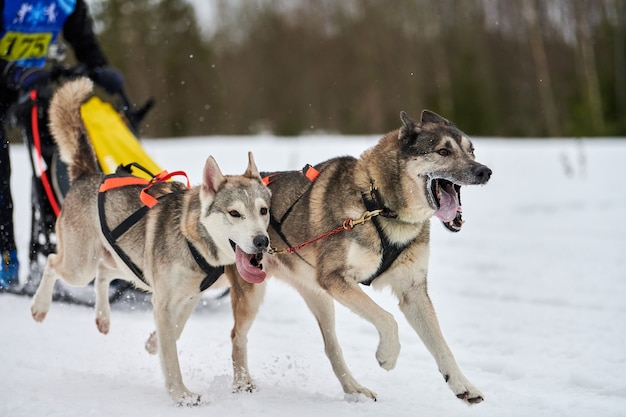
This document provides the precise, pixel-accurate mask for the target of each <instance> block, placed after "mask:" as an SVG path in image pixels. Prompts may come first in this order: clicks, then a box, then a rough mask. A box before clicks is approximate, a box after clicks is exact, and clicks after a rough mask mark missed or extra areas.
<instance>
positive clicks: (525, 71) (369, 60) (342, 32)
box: [89, 0, 626, 137]
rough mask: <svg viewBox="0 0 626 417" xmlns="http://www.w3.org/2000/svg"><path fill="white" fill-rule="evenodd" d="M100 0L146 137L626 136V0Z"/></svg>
mask: <svg viewBox="0 0 626 417" xmlns="http://www.w3.org/2000/svg"><path fill="white" fill-rule="evenodd" d="M198 1H205V2H207V4H209V3H210V6H211V10H212V18H211V19H200V20H199V19H198V18H197V16H198V15H197V14H196V13H195V9H194V7H193V6H192V4H191V3H189V2H188V1H185V0H133V1H129V0H91V1H90V2H89V4H90V7H91V11H92V14H93V15H94V19H95V21H96V24H97V30H98V34H99V38H100V40H101V43H102V46H103V48H104V50H105V52H106V54H107V56H108V58H109V61H110V63H111V65H113V66H114V67H116V68H118V69H120V70H121V71H122V72H123V74H124V75H125V77H126V80H127V85H128V90H129V93H130V95H131V97H132V98H133V99H135V100H136V101H138V102H140V101H142V100H145V99H146V98H148V97H154V98H155V99H156V101H157V105H156V107H155V109H154V110H152V111H151V113H150V114H149V116H148V117H147V126H146V127H145V129H144V131H143V132H142V135H144V136H148V137H176V136H189V135H210V134H254V133H259V132H271V133H274V134H277V135H298V134H306V133H318V132H336V133H342V134H379V133H384V132H386V131H390V130H393V129H395V128H397V127H399V125H400V120H399V113H400V111H401V110H406V111H407V112H408V113H409V114H410V115H412V117H413V118H418V117H419V114H420V112H421V110H422V109H423V108H428V109H431V110H434V111H436V112H438V113H440V114H441V115H443V116H445V117H447V118H448V119H450V120H452V121H454V122H455V123H456V124H457V125H458V126H459V127H461V129H463V130H464V131H465V132H466V133H468V134H471V135H475V136H516V137H520V136H626V117H625V116H626V63H625V56H626V46H625V42H626V33H625V24H626V0H282V1H279V0H198Z"/></svg>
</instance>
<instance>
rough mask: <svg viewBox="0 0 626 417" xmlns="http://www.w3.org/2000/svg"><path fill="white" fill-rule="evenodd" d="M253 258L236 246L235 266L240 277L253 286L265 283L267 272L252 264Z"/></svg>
mask: <svg viewBox="0 0 626 417" xmlns="http://www.w3.org/2000/svg"><path fill="white" fill-rule="evenodd" d="M253 256H254V255H250V254H248V253H245V252H244V251H242V250H241V249H240V248H239V246H235V266H236V267H237V271H239V275H241V277H242V278H243V279H244V280H246V281H247V282H249V283H251V284H259V283H261V282H263V281H265V271H263V270H262V269H261V268H257V267H256V266H254V265H252V264H251V263H250V259H252V257H253Z"/></svg>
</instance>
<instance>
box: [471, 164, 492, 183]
mask: <svg viewBox="0 0 626 417" xmlns="http://www.w3.org/2000/svg"><path fill="white" fill-rule="evenodd" d="M491 174H492V171H491V169H489V168H488V167H486V166H484V165H480V166H478V167H476V168H475V169H474V175H475V176H476V179H478V183H479V184H484V183H486V182H487V181H489V178H491Z"/></svg>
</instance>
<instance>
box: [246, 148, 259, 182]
mask: <svg viewBox="0 0 626 417" xmlns="http://www.w3.org/2000/svg"><path fill="white" fill-rule="evenodd" d="M243 176H244V177H248V178H251V179H254V180H256V179H261V174H259V170H258V168H257V167H256V164H255V163H254V156H253V155H252V152H248V169H246V172H245V173H244V174H243Z"/></svg>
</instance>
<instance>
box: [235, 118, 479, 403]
mask: <svg viewBox="0 0 626 417" xmlns="http://www.w3.org/2000/svg"><path fill="white" fill-rule="evenodd" d="M401 120H402V127H401V128H400V129H398V130H396V131H394V132H391V133H389V134H387V135H386V136H385V137H384V138H383V139H382V140H381V141H380V142H379V143H378V144H377V145H376V146H374V147H373V148H371V149H369V150H367V151H366V152H365V153H363V155H362V156H361V157H360V158H359V159H355V158H352V157H342V158H335V159H331V160H328V161H326V162H323V163H321V164H319V165H317V166H315V167H313V169H312V170H313V172H314V176H317V177H316V178H314V179H310V178H313V177H312V176H311V175H310V172H306V173H305V172H300V171H298V172H278V173H272V174H269V175H268V176H266V177H265V178H266V179H267V181H266V182H268V183H269V188H270V190H271V191H272V201H271V210H270V211H271V220H270V230H269V231H270V239H271V241H272V243H273V244H275V245H276V246H277V247H278V248H279V249H280V248H285V247H286V248H293V247H294V245H297V246H299V247H298V249H296V250H292V251H288V252H291V253H276V254H275V256H272V257H266V259H265V261H264V262H265V267H266V270H267V273H268V276H269V275H273V276H276V277H278V278H280V279H283V280H285V281H287V282H289V283H290V284H291V285H293V286H294V287H295V288H296V289H297V290H298V291H299V293H300V294H301V295H302V297H303V298H304V300H305V301H306V303H307V305H308V307H309V308H310V309H311V311H312V312H313V314H314V315H315V317H316V319H317V322H318V324H319V327H320V329H321V331H322V337H323V339H324V344H325V351H326V355H327V356H328V358H329V360H330V363H331V365H332V368H333V371H334V372H335V375H336V376H337V378H338V379H339V382H340V383H341V385H342V386H343V390H344V391H345V392H346V393H361V394H363V395H366V396H368V397H370V398H373V399H375V398H376V394H375V393H374V392H372V391H370V390H369V389H367V388H365V387H364V386H362V385H360V384H359V383H358V382H357V381H356V380H355V379H354V377H353V376H352V374H351V373H350V371H349V370H348V367H347V365H346V363H345V361H344V358H343V354H342V351H341V347H340V346H339V343H338V341H337V337H336V334H335V313H334V305H333V300H337V301H338V302H340V303H341V304H343V305H345V306H346V307H348V308H349V309H351V310H352V311H353V312H355V313H356V314H358V315H360V316H361V317H363V318H364V319H366V320H368V321H369V322H371V323H372V324H373V325H374V326H375V327H376V329H377V330H378V334H379V336H380V339H379V344H378V349H377V351H376V359H377V360H378V363H379V364H380V366H381V367H383V368H384V369H392V368H393V367H394V366H395V365H396V360H397V359H398V354H399V352H400V342H399V339H398V326H397V323H396V321H395V320H394V318H393V316H392V315H391V314H390V313H388V312H387V311H385V310H383V309H382V308H381V307H380V306H379V305H378V304H376V303H375V302H374V301H373V300H372V299H371V298H370V297H369V296H368V295H367V294H366V293H365V292H363V291H362V289H361V288H360V287H359V284H366V285H369V284H371V285H373V286H374V287H383V286H389V287H391V289H392V291H393V293H394V294H395V295H396V296H397V297H398V300H399V305H400V310H401V311H402V312H403V313H404V315H405V317H406V318H407V320H408V321H409V323H410V324H411V325H412V326H413V328H414V329H415V330H416V332H417V333H418V334H419V336H420V337H421V339H422V341H423V342H424V344H425V345H426V347H427V348H428V350H429V351H430V352H431V354H432V355H433V357H434V358H435V361H436V362H437V365H438V367H439V370H440V372H441V374H442V375H443V377H444V379H445V381H446V382H447V383H448V386H449V387H450V389H451V390H452V392H453V393H454V394H455V395H456V396H457V397H458V398H460V399H461V400H463V401H465V402H466V403H468V404H474V403H479V402H481V401H482V400H483V394H482V393H481V392H480V391H479V390H478V389H477V388H476V387H475V386H474V385H473V384H472V383H470V382H469V381H468V380H467V378H466V377H465V376H464V375H463V373H462V372H461V370H460V369H459V367H458V365H457V363H456V361H455V359H454V356H453V355H452V352H451V351H450V349H449V348H448V345H447V344H446V341H445V340H444V338H443V335H442V333H441V330H440V328H439V323H438V321H437V318H436V315H435V310H434V308H433V305H432V303H431V301H430V298H429V296H428V293H427V290H426V289H427V284H426V276H427V271H428V257H429V236H430V218H431V217H432V216H433V215H434V216H435V217H437V218H439V219H440V220H441V221H442V222H443V223H444V225H445V226H446V228H448V229H449V230H451V231H455V232H456V231H459V230H460V229H461V226H462V224H463V220H462V218H461V205H460V204H461V203H460V191H461V186H465V185H474V184H485V183H487V181H488V180H489V178H490V176H491V170H490V169H489V168H487V167H486V166H484V165H481V164H479V163H478V162H476V161H475V158H474V148H473V146H472V143H471V142H470V140H469V139H468V137H467V136H466V135H465V134H463V132H461V131H460V130H459V129H458V128H456V127H455V126H454V125H453V124H452V123H451V122H449V121H448V120H446V119H444V118H443V117H441V116H439V115H437V114H435V113H432V112H430V111H426V110H425V111H424V112H423V113H422V117H421V121H420V122H419V123H417V122H415V121H413V120H411V119H410V118H409V117H408V116H407V115H406V113H404V112H402V113H401ZM309 171H310V170H309ZM303 174H306V175H303ZM346 219H361V220H357V221H356V222H354V221H353V222H350V221H349V220H348V221H346ZM342 224H344V225H345V228H346V229H350V230H345V231H342V232H340V233H339V232H338V233H335V234H333V235H331V236H329V237H326V238H324V239H320V240H315V238H316V237H318V236H322V235H324V234H325V233H327V232H328V231H331V230H334V229H336V228H337V226H341V225H342ZM303 242H305V243H307V245H300V244H301V243H303ZM227 273H228V275H229V277H230V280H231V285H232V287H231V293H232V301H233V308H234V312H235V326H234V328H233V332H232V342H233V366H234V372H235V386H236V387H237V388H238V389H247V390H252V389H254V385H253V382H252V379H251V378H250V373H249V372H248V366H247V359H246V344H247V337H246V335H247V332H248V330H249V329H250V326H251V324H252V321H253V320H254V317H255V315H256V313H257V311H258V308H259V305H260V303H261V301H262V296H263V287H262V286H253V285H250V284H247V283H246V282H245V281H242V280H240V279H238V277H237V275H238V273H237V271H236V270H235V269H234V268H232V267H231V268H227Z"/></svg>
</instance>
